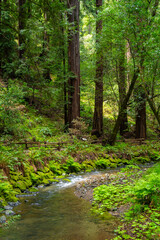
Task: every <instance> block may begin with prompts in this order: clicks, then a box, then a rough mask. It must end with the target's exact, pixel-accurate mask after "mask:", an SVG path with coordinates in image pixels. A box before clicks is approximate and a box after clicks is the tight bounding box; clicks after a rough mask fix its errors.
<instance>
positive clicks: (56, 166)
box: [49, 161, 64, 175]
mask: <svg viewBox="0 0 160 240" xmlns="http://www.w3.org/2000/svg"><path fill="white" fill-rule="evenodd" d="M49 168H50V170H51V171H52V172H53V173H55V174H56V175H62V173H63V172H64V171H63V170H62V169H61V165H60V164H58V163H57V162H55V161H50V162H49Z"/></svg>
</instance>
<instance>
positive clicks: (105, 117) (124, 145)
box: [0, 0, 160, 240]
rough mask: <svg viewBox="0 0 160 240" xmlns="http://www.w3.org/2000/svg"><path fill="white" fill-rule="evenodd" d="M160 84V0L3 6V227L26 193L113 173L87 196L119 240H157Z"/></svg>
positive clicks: (30, 1) (55, 0)
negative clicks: (114, 225)
mask: <svg viewBox="0 0 160 240" xmlns="http://www.w3.org/2000/svg"><path fill="white" fill-rule="evenodd" d="M159 86H160V4H159V0H121V1H115V0H112V1H107V0H103V1H102V0H95V1H93V0H84V1H83V0H80V1H78V0H64V1H62V0H16V1H15V0H0V230H1V226H2V225H3V224H4V225H5V224H6V225H7V224H9V223H12V222H13V219H14V218H15V216H13V215H14V212H13V211H12V210H13V206H16V205H17V204H19V203H20V202H19V200H20V198H19V196H25V194H34V193H35V192H37V191H39V189H41V188H43V187H45V186H49V185H51V184H53V183H57V182H65V181H67V182H68V181H70V176H71V175H70V174H77V173H82V174H84V173H87V174H88V172H91V171H95V170H96V171H97V170H105V171H110V169H111V168H112V169H115V168H116V173H115V174H114V173H113V174H112V173H111V172H110V173H111V175H110V174H108V173H106V172H105V173H106V175H105V177H104V178H103V179H101V180H102V181H97V180H95V179H94V182H93V184H92V183H90V184H89V185H87V182H85V184H86V185H85V184H82V186H80V191H81V190H82V195H80V197H82V198H83V197H84V196H83V193H88V189H90V188H91V190H92V193H93V192H94V193H93V196H92V197H93V198H92V200H93V205H92V206H93V210H94V213H96V214H98V216H101V217H104V218H105V215H106V212H107V213H108V211H110V212H111V213H113V214H115V213H117V214H120V215H116V216H118V217H120V220H123V222H121V226H119V227H118V229H117V235H115V238H114V240H122V239H142V240H143V239H144V240H145V239H147V240H149V239H150V240H153V239H155V240H156V239H157V240H158V239H159V238H160V164H159V163H157V164H156V165H155V166H154V167H152V168H150V169H149V170H147V168H148V167H151V166H152V165H153V164H154V163H155V162H159V160H160V143H159V136H160V87H159ZM116 141H117V142H116ZM144 164H146V165H145V166H144ZM118 172H119V173H118ZM95 183H96V184H95ZM90 185H91V186H90ZM39 186H40V188H39ZM84 198H85V197H84ZM24 202H25V201H24ZM26 202H27V201H26ZM64 202H65V201H64ZM7 205H9V206H7ZM38 206H39V205H38ZM8 207H9V208H8ZM7 209H10V210H11V212H9V213H8V212H6V211H7ZM39 209H40V207H39ZM121 213H122V215H121ZM18 214H19V213H18ZM67 219H68V218H67ZM60 220H61V218H60ZM72 221H73V220H72ZM96 221H97V220H96ZM96 221H95V222H96ZM45 222H46V220H45ZM1 224H2V225H1ZM47 224H48V223H47ZM84 225H86V222H85V224H84ZM48 226H51V222H50V223H49V224H48ZM61 226H62V223H61ZM87 227H88V226H87ZM98 228H99V227H98ZM15 229H19V228H18V227H17V228H15ZM46 229H48V228H46ZM52 229H54V227H53V226H52ZM42 230H43V228H42ZM18 231H19V230H18ZM34 231H36V228H35V226H34ZM38 231H39V225H38ZM29 232H30V228H29ZM44 234H45V231H44ZM0 236H1V231H0ZM28 236H31V235H28ZM37 236H39V235H37ZM7 237H8V236H7ZM38 239H39V238H38Z"/></svg>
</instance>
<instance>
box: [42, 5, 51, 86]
mask: <svg viewBox="0 0 160 240" xmlns="http://www.w3.org/2000/svg"><path fill="white" fill-rule="evenodd" d="M44 4H45V3H44ZM44 21H45V24H46V23H47V21H48V17H47V10H46V7H45V5H44ZM48 51H49V36H48V33H47V29H46V27H44V36H43V52H42V57H44V61H45V57H46V58H47V53H48ZM43 77H44V79H45V80H46V81H48V82H50V81H51V77H50V70H49V68H48V67H47V66H46V67H45V69H44V71H43Z"/></svg>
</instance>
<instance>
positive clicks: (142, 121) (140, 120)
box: [135, 86, 147, 139]
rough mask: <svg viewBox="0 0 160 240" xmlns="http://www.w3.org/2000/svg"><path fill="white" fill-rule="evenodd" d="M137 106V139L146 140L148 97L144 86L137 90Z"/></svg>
mask: <svg viewBox="0 0 160 240" xmlns="http://www.w3.org/2000/svg"><path fill="white" fill-rule="evenodd" d="M135 91H136V94H135V101H136V103H137V106H136V138H144V139H146V137H147V134H146V132H147V131H146V96H145V92H144V89H143V88H142V86H138V88H137V89H136V90H135Z"/></svg>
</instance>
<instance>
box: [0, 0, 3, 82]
mask: <svg viewBox="0 0 160 240" xmlns="http://www.w3.org/2000/svg"><path fill="white" fill-rule="evenodd" d="M0 38H2V0H0ZM2 75H3V73H2V56H0V77H2Z"/></svg>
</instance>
